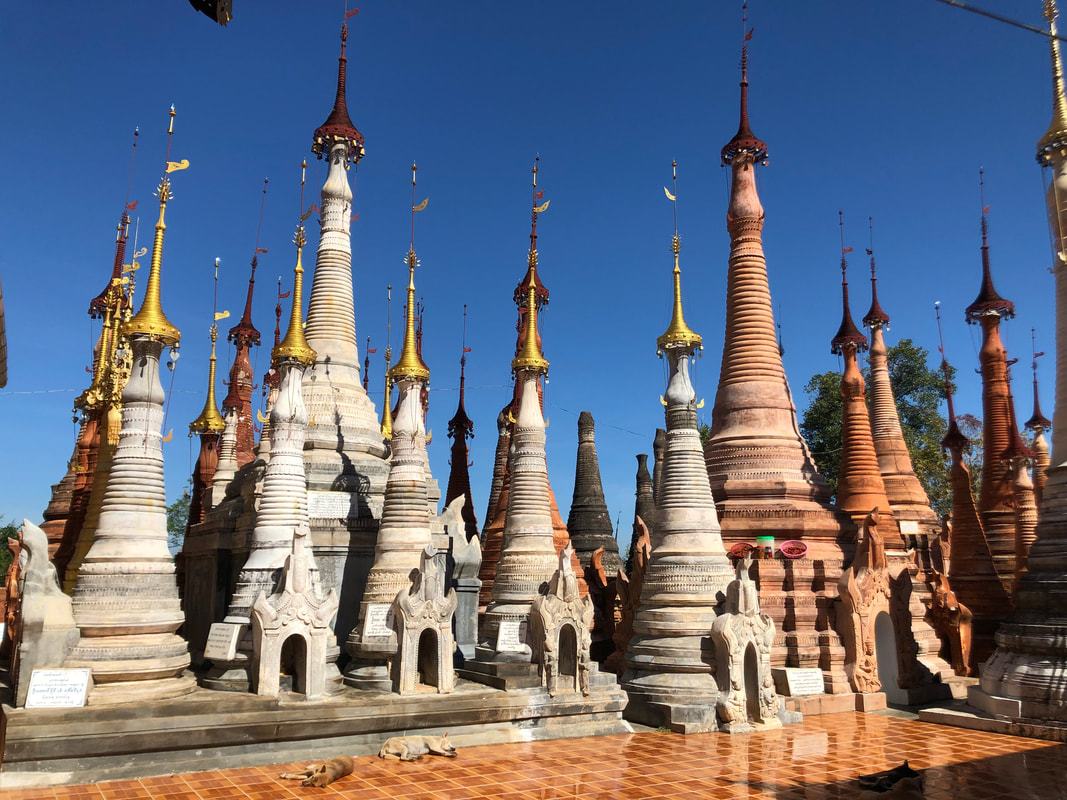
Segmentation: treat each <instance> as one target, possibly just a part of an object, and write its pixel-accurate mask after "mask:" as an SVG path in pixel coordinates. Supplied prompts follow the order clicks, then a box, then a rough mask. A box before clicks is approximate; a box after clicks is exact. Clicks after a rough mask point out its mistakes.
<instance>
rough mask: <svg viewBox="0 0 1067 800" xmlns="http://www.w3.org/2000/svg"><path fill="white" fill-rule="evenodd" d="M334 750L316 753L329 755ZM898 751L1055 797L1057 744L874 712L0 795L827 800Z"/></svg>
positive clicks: (13, 799) (1016, 794)
mask: <svg viewBox="0 0 1067 800" xmlns="http://www.w3.org/2000/svg"><path fill="white" fill-rule="evenodd" d="M334 755H340V754H338V753H333V752H328V753H323V754H322V757H323V758H329V757H331V756H334ZM904 759H908V761H909V763H910V764H911V766H912V767H914V768H916V769H919V770H921V771H922V773H923V776H924V780H925V785H926V797H927V798H931V800H950V798H958V799H959V800H1008V799H1009V798H1011V800H1067V745H1063V744H1056V743H1053V742H1046V741H1041V740H1037V739H1024V738H1020V737H1015V736H1003V735H1000V734H995V733H980V732H976V731H967V730H963V729H960V728H949V727H944V726H941V725H931V724H927V723H924V722H911V721H907V720H901V719H894V718H892V717H884V716H879V715H876V714H834V715H830V716H823V717H812V718H809V719H807V720H805V721H804V722H803V723H801V724H799V725H791V726H788V727H786V728H783V729H782V730H777V731H768V732H765V733H754V734H747V735H737V736H728V735H726V734H703V735H697V736H680V735H675V734H670V733H636V734H632V735H627V736H602V737H597V738H589V739H562V740H558V741H550V742H532V743H527V744H505V745H491V746H482V747H465V748H461V750H460V753H459V757H458V758H456V759H454V760H449V759H441V758H432V757H427V758H426V759H424V760H423V761H421V762H415V763H400V762H397V761H382V760H380V759H378V758H377V757H374V756H368V757H363V758H358V759H356V770H355V772H354V773H353V774H352V775H350V776H348V777H346V778H342V779H341V780H339V781H337V782H335V783H333V784H331V785H330V786H327V787H325V788H321V789H316V788H307V789H305V788H303V787H301V786H300V784H299V782H297V781H283V780H281V779H280V778H279V777H278V774H279V773H281V772H285V771H288V770H291V769H299V768H301V767H302V766H303V765H294V764H279V765H275V766H271V767H243V768H240V769H232V770H223V771H220V772H200V773H195V774H192V775H172V776H166V777H159V778H144V779H142V780H139V781H136V780H126V781H114V782H110V783H100V784H96V785H95V786H65V787H61V788H56V789H32V790H20V791H13V792H6V793H0V797H2V799H3V800H31V798H32V800H57V799H58V798H65V799H69V800H223V798H233V800H286V799H287V798H309V797H310V798H335V797H340V798H352V800H389V799H390V798H411V800H480V799H481V798H494V800H556V799H557V798H559V799H560V800H562V798H582V799H583V800H601V799H603V800H667V798H670V800H708V798H723V799H724V800H727V799H728V798H780V799H782V800H834V799H836V798H855V797H858V796H859V794H860V790H859V788H858V786H857V784H856V780H855V779H856V775H858V774H860V773H866V772H877V771H879V770H882V769H886V768H888V767H892V766H895V765H897V764H899V763H900V762H901V761H903V760H904Z"/></svg>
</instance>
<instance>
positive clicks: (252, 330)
mask: <svg viewBox="0 0 1067 800" xmlns="http://www.w3.org/2000/svg"><path fill="white" fill-rule="evenodd" d="M266 204H267V179H266V178H264V179H263V198H262V200H260V203H259V225H258V226H257V227H256V246H255V252H254V253H252V274H251V275H250V276H249V278H248V296H247V297H246V298H245V310H244V313H243V314H242V315H241V321H240V322H238V323H237V324H236V325H234V326H233V327H232V328H230V333H229V336H228V341H231V342H233V341H236V342H237V346H238V347H249V346H251V345H258V344H259V342H260V337H259V331H258V330H256V326H255V325H253V324H252V291H253V290H254V289H255V286H256V267H257V266H259V254H260V253H266V252H267V248H265V247H263V248H261V247H260V246H259V232H260V229H261V228H262V227H263V208H264V206H265V205H266Z"/></svg>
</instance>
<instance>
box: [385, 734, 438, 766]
mask: <svg viewBox="0 0 1067 800" xmlns="http://www.w3.org/2000/svg"><path fill="white" fill-rule="evenodd" d="M427 754H429V755H431V756H444V757H445V758H455V757H456V748H455V747H453V746H452V743H451V742H449V741H448V734H447V733H446V734H445V735H444V736H394V737H393V738H392V739H388V740H386V742H385V744H383V745H382V749H381V750H379V751H378V757H379V758H387V759H393V760H396V761H419V760H421V759H422V757H423V756H424V755H427Z"/></svg>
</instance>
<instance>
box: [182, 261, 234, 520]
mask: <svg viewBox="0 0 1067 800" xmlns="http://www.w3.org/2000/svg"><path fill="white" fill-rule="evenodd" d="M218 279H219V278H218V264H217V262H216V266H215V282H216V284H217V283H218ZM215 317H216V318H217V317H218V312H215ZM218 338H219V325H218V322H217V321H214V320H213V321H212V323H211V356H210V358H209V359H208V373H207V375H208V377H207V397H206V398H205V400H204V408H203V410H201V412H200V416H198V417H197V418H196V419H194V420H193V421H192V422H190V423H189V435H190V436H199V437H200V452H199V454H198V455H197V457H196V466H195V467H194V468H193V492H192V497H191V498H190V501H189V524H190V525H196V524H198V523H201V522H203V521H204V513H205V511H206V509H205V507H204V502H205V500H206V499H207V493H208V492H209V491H210V490H211V481H212V479H213V478H214V477H215V467H217V466H218V463H219V450H218V445H219V436H220V435H221V434H222V431H223V430H224V429H225V427H226V422H225V421H224V420H223V418H222V414H220V413H219V406H218V401H217V400H216V399H215V361H216V357H215V342H217V341H218Z"/></svg>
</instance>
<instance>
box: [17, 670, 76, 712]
mask: <svg viewBox="0 0 1067 800" xmlns="http://www.w3.org/2000/svg"><path fill="white" fill-rule="evenodd" d="M89 672H90V670H88V669H35V670H34V671H33V673H32V674H31V675H30V690H29V692H28V693H27V694H26V708H80V707H81V706H84V705H85V695H86V693H87V692H88V690H89Z"/></svg>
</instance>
